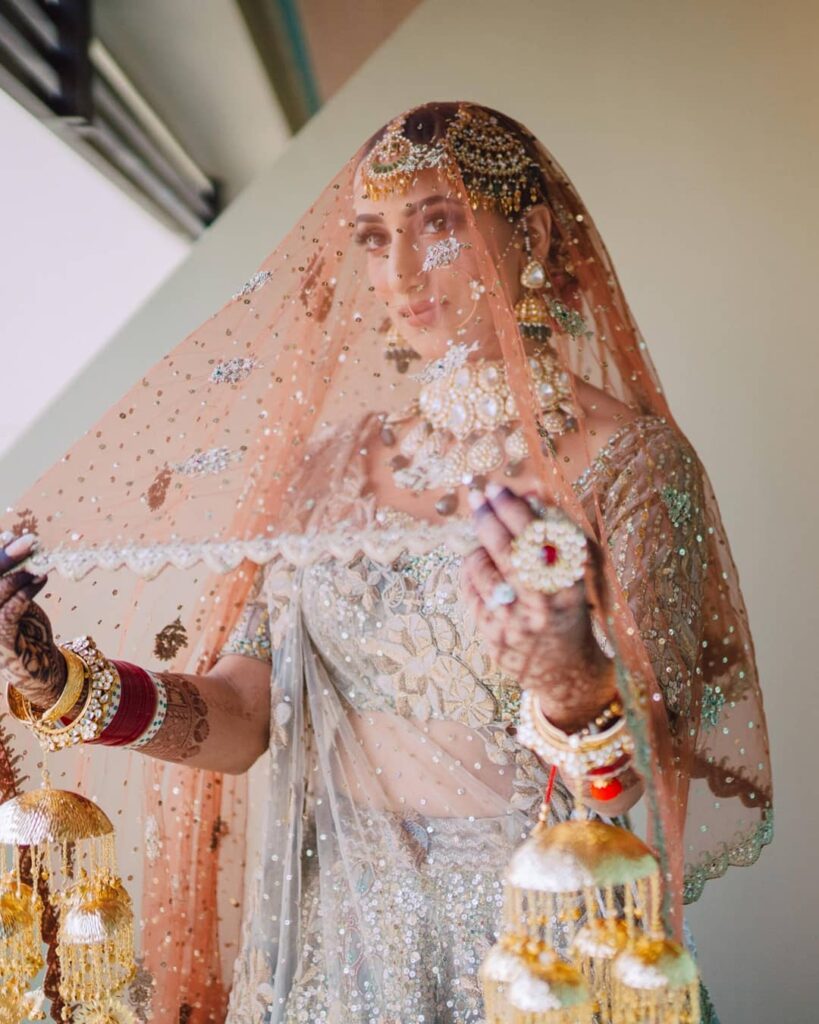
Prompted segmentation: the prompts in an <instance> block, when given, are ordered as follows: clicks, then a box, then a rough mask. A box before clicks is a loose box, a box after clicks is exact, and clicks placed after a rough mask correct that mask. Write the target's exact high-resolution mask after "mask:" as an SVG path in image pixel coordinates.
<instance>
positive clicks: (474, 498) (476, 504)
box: [466, 491, 484, 510]
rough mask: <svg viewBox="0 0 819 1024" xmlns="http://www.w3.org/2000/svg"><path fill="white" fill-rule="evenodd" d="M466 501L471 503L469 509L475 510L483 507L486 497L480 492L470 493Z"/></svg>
mask: <svg viewBox="0 0 819 1024" xmlns="http://www.w3.org/2000/svg"><path fill="white" fill-rule="evenodd" d="M466 500H467V502H468V503H469V507H470V508H471V509H473V510H474V509H476V508H480V507H481V505H483V502H484V497H483V495H482V494H481V492H480V491H470V492H469V494H467V496H466Z"/></svg>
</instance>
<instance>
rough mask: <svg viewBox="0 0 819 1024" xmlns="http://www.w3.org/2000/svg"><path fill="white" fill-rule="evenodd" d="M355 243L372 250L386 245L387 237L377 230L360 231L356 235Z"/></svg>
mask: <svg viewBox="0 0 819 1024" xmlns="http://www.w3.org/2000/svg"><path fill="white" fill-rule="evenodd" d="M355 244H356V245H361V246H363V247H364V248H365V249H367V250H369V251H370V252H372V251H374V250H376V249H380V248H381V247H382V246H383V245H386V239H385V238H384V236H383V235H382V234H380V233H379V232H377V231H360V232H358V233H357V234H356V235H355Z"/></svg>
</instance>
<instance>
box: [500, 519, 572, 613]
mask: <svg viewBox="0 0 819 1024" xmlns="http://www.w3.org/2000/svg"><path fill="white" fill-rule="evenodd" d="M586 554H587V544H586V535H585V534H584V533H583V531H582V530H581V529H579V528H578V527H577V526H575V524H574V523H573V522H572V521H571V519H569V517H568V516H567V515H566V514H565V513H564V512H561V510H560V509H558V508H544V509H543V511H542V512H541V513H540V515H539V516H538V518H537V519H533V520H532V521H531V522H530V523H528V524H527V525H526V526H525V527H524V528H523V530H522V531H521V532H520V533H519V534H518V536H517V537H515V538H514V540H513V541H512V545H511V554H510V558H509V561H510V563H511V565H512V568H513V570H514V573H515V578H516V579H517V580H518V581H519V582H520V583H522V584H523V585H524V586H527V587H531V588H532V589H533V590H539V591H541V592H542V593H544V594H554V593H557V591H558V590H563V589H564V588H565V587H571V586H573V585H574V584H575V583H577V581H578V580H580V579H582V578H583V572H584V569H585V565H586Z"/></svg>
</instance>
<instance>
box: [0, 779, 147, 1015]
mask: <svg viewBox="0 0 819 1024" xmlns="http://www.w3.org/2000/svg"><path fill="white" fill-rule="evenodd" d="M0 844H2V845H3V847H4V853H3V858H4V859H5V863H6V868H7V871H6V873H5V874H4V876H3V879H2V882H0V992H2V993H3V995H4V996H5V995H6V991H8V996H9V999H7V1000H6V1002H5V1005H4V1007H3V1012H4V1016H3V1017H2V1022H3V1024H6V1022H7V1021H8V1024H16V1022H18V1021H22V1020H24V1019H25V1016H26V1011H25V1001H26V994H25V989H26V988H27V986H28V984H29V983H30V982H31V980H32V979H33V977H34V976H35V975H36V974H37V971H38V970H39V969H40V967H41V966H42V962H43V961H42V955H41V923H42V919H43V911H44V909H45V908H44V907H43V904H42V901H41V900H40V897H39V895H38V890H41V891H43V892H45V893H46V898H47V899H48V902H49V905H50V906H49V909H51V910H54V911H56V913H57V915H58V919H59V929H58V934H57V957H58V962H59V996H60V1000H61V1001H62V1004H63V1006H62V1011H61V1014H60V1015H59V1016H60V1018H61V1019H62V1020H64V1021H69V1020H72V1019H73V1020H77V1021H80V1020H83V1019H92V1017H89V1013H90V1014H92V1016H93V1015H94V1014H96V1016H93V1019H94V1020H95V1021H96V1020H99V1021H102V1020H103V1019H106V1017H105V1016H104V1015H103V1016H100V1012H101V1011H102V1009H103V1008H104V1009H105V1010H106V1013H107V1019H110V1020H111V1021H115V1020H116V1021H124V1020H127V1019H128V1018H129V1016H130V1015H131V1014H130V1010H129V1009H128V1007H127V1005H126V1004H124V1003H123V1002H121V1001H120V1000H119V998H118V993H120V992H121V991H122V990H123V988H124V986H125V985H126V984H127V983H128V982H129V981H130V980H131V978H132V977H133V976H134V973H135V971H136V964H135V961H134V939H133V911H132V909H131V900H130V897H129V896H128V894H127V892H126V891H125V888H124V886H123V885H122V882H121V880H120V878H119V877H118V875H117V871H116V859H115V852H114V828H113V825H112V824H111V822H110V820H109V819H108V817H107V816H106V815H105V814H104V813H103V811H102V810H100V808H99V807H97V805H96V804H94V803H92V802H91V801H90V800H88V799H86V798H85V797H83V796H79V795H78V794H76V793H69V792H67V791H65V790H55V789H52V788H51V786H50V785H49V784H48V782H47V781H46V782H45V783H44V785H43V787H42V788H41V789H39V790H35V791H33V792H30V793H24V794H22V795H21V796H19V797H15V798H14V799H12V800H9V801H7V802H6V803H5V804H3V805H2V806H0ZM21 847H25V848H26V856H25V857H21V854H20V848H21ZM9 862H10V863H9ZM25 876H29V877H28V879H27V878H26V877H25ZM28 881H30V882H31V884H30V885H29V884H27V883H28ZM43 881H45V882H46V883H47V884H46V885H45V886H43V885H41V883H42V882H43ZM12 1000H15V1001H16V1003H17V1005H18V1006H19V1013H18V1012H17V1009H16V1008H15V1009H13V1010H11V1011H9V1007H10V1006H11V1005H12ZM9 1012H11V1015H9ZM55 1012H56V1011H55Z"/></svg>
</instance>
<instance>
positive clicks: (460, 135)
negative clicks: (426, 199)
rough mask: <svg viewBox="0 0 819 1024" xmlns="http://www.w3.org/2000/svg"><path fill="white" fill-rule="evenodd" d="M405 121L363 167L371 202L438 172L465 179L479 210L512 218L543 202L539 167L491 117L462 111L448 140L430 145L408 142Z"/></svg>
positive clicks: (391, 129)
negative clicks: (431, 171)
mask: <svg viewBox="0 0 819 1024" xmlns="http://www.w3.org/2000/svg"><path fill="white" fill-rule="evenodd" d="M408 116H409V117H411V116H412V115H411V114H410V115H408ZM406 120H407V118H406V117H404V116H402V117H399V118H396V119H395V120H394V121H392V122H390V124H389V125H388V127H387V130H386V132H385V133H384V136H383V138H382V139H381V140H380V141H379V142H378V143H376V145H375V146H374V147H373V149H372V151H371V152H370V153H368V154H367V156H366V157H365V158H364V161H363V162H362V171H361V174H362V180H363V183H364V188H365V190H366V192H367V196H368V197H369V198H370V199H373V200H378V199H382V198H384V197H385V196H387V195H390V194H392V193H395V192H399V193H400V192H405V191H406V190H407V189H408V188H409V187H410V185H411V184H412V181H413V179H414V177H415V175H416V174H417V173H418V172H419V171H422V170H427V169H429V168H435V167H437V168H440V169H441V170H443V171H444V173H445V174H446V175H447V176H448V177H449V178H450V179H452V180H457V178H458V176H459V175H460V179H461V180H462V181H463V185H464V187H465V189H466V192H467V197H468V199H469V202H470V204H471V205H472V206H473V207H474V208H476V209H477V208H479V207H481V208H483V209H499V210H500V211H501V212H502V213H504V214H506V215H507V216H508V215H509V214H510V213H517V212H519V211H520V210H521V209H522V208H524V207H526V206H528V205H530V204H531V203H536V202H538V201H539V200H541V199H542V198H543V197H542V195H541V190H540V189H539V188H538V185H537V180H536V177H535V175H534V174H533V173H532V171H533V167H535V166H536V165H535V164H534V162H533V160H532V157H531V156H530V155H529V154H528V152H527V151H526V147H525V145H524V144H523V142H522V141H521V139H520V138H518V136H517V135H516V134H515V133H514V132H512V131H510V130H509V129H508V128H506V127H505V126H504V125H502V124H501V123H500V121H498V119H497V118H496V117H494V116H492V115H491V114H489V113H487V112H486V111H484V110H481V109H480V108H478V107H471V106H466V105H465V106H461V107H459V108H458V111H457V114H456V115H455V116H454V117H453V118H452V120H451V121H450V122H449V124H448V125H447V128H446V131H445V132H444V135H443V137H442V138H440V139H436V140H435V141H434V142H429V143H427V142H413V141H412V140H411V139H408V138H407V136H406V135H405V134H404V126H405V124H406Z"/></svg>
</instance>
